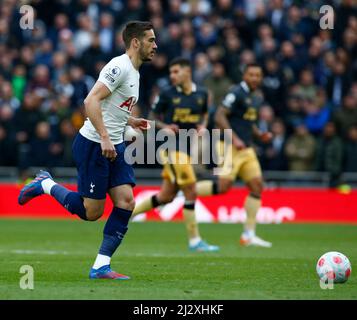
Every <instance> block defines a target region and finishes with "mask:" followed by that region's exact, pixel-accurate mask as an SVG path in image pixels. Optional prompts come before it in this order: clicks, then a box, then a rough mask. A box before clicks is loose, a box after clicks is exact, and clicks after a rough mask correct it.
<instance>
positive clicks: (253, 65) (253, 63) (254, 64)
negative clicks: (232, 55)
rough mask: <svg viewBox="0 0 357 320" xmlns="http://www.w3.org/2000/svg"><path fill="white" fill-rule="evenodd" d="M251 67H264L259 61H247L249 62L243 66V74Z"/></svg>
mask: <svg viewBox="0 0 357 320" xmlns="http://www.w3.org/2000/svg"><path fill="white" fill-rule="evenodd" d="M249 68H260V69H263V68H262V66H261V65H260V64H258V63H256V62H251V63H247V64H246V65H245V66H244V67H243V74H244V73H246V72H247V71H248V69H249Z"/></svg>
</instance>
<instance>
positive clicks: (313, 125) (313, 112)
mask: <svg viewBox="0 0 357 320" xmlns="http://www.w3.org/2000/svg"><path fill="white" fill-rule="evenodd" d="M330 110H331V108H330V106H329V104H328V103H327V97H326V92H325V90H324V89H323V88H319V89H318V90H317V95H316V97H314V98H313V99H307V100H305V102H304V112H305V114H306V116H305V125H306V127H307V129H308V130H309V132H310V133H312V134H313V135H315V136H317V135H319V134H321V133H322V130H323V128H324V127H325V125H326V123H327V121H329V119H330V113H331V112H330Z"/></svg>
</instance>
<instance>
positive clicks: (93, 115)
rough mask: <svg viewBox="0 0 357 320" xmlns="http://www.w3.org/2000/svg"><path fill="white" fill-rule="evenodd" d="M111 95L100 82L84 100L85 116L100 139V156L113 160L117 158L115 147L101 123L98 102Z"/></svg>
mask: <svg viewBox="0 0 357 320" xmlns="http://www.w3.org/2000/svg"><path fill="white" fill-rule="evenodd" d="M110 94H111V92H110V90H109V89H108V88H107V87H106V86H105V85H104V84H103V83H101V82H99V81H97V82H96V83H95V85H94V86H93V88H92V90H91V91H90V92H89V94H88V96H87V97H86V98H85V99H84V106H85V110H86V113H87V116H88V118H89V120H90V121H91V123H92V124H93V126H94V128H95V129H96V130H97V132H98V134H99V136H100V139H101V143H100V145H101V148H102V154H103V156H104V157H106V158H109V159H110V160H114V159H115V157H116V156H117V153H116V151H115V147H114V145H113V143H112V142H111V141H110V138H109V134H108V131H107V129H106V128H105V125H104V122H103V115H102V109H101V106H100V102H101V101H102V100H103V99H105V98H106V97H108V96H109V95H110Z"/></svg>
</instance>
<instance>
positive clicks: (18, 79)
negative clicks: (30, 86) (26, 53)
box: [11, 64, 27, 102]
mask: <svg viewBox="0 0 357 320" xmlns="http://www.w3.org/2000/svg"><path fill="white" fill-rule="evenodd" d="M26 85H27V79H26V68H25V67H24V66H23V65H21V64H18V65H16V66H15V67H14V72H13V75H12V79H11V86H12V90H13V95H14V97H16V98H17V99H18V100H19V101H21V102H22V100H23V97H24V93H25V88H26Z"/></svg>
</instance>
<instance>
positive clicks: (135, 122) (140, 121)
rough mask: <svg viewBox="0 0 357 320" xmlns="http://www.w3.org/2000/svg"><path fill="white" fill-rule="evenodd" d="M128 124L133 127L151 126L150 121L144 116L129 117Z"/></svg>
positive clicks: (146, 127) (145, 128)
mask: <svg viewBox="0 0 357 320" xmlns="http://www.w3.org/2000/svg"><path fill="white" fill-rule="evenodd" d="M130 126H132V127H133V129H140V130H149V129H150V128H151V125H150V121H149V120H146V119H144V118H131V121H130Z"/></svg>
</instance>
